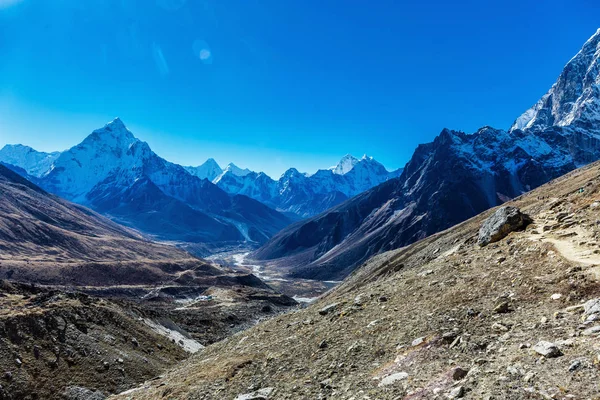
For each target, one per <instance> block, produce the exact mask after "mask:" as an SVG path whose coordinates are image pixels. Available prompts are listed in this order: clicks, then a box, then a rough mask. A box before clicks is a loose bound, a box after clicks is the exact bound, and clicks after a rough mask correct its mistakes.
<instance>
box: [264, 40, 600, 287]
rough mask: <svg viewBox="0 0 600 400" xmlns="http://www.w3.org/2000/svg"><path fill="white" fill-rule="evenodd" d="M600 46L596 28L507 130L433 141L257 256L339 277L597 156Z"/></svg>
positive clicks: (452, 134) (300, 271) (310, 273)
mask: <svg viewBox="0 0 600 400" xmlns="http://www.w3.org/2000/svg"><path fill="white" fill-rule="evenodd" d="M599 48H600V30H599V31H598V32H597V33H596V34H595V35H594V36H592V38H590V40H588V41H587V42H586V44H585V45H584V47H583V48H582V50H581V51H580V52H579V53H578V54H577V55H576V56H575V57H573V59H571V61H569V63H568V64H567V65H566V66H565V68H564V70H563V72H562V73H561V75H560V77H559V78H558V81H557V83H556V84H555V85H554V86H553V87H552V89H551V90H550V92H549V93H550V94H549V95H548V94H547V95H545V96H544V97H543V98H542V100H541V101H540V102H538V104H537V105H536V106H534V108H533V109H532V110H529V111H527V112H526V113H525V114H524V116H525V117H520V118H519V119H517V122H516V123H515V125H513V128H512V129H511V130H509V131H508V132H507V131H503V130H497V129H493V128H490V127H484V128H481V129H480V130H478V131H477V132H476V133H474V134H471V135H467V134H465V133H462V132H457V131H451V130H448V129H444V130H443V131H442V132H441V134H440V135H439V136H438V137H436V139H435V140H434V141H433V142H431V143H428V144H424V145H420V146H418V148H417V149H416V151H415V153H414V154H413V157H412V158H411V160H410V161H409V163H408V164H407V165H406V167H405V168H404V171H403V172H402V175H401V176H400V177H399V178H397V179H394V180H391V181H388V182H385V183H383V184H382V185H379V186H377V187H375V188H373V189H371V190H369V191H367V192H365V193H362V194H360V195H358V196H356V197H354V198H352V199H350V200H348V201H346V202H344V203H342V204H341V205H339V206H337V207H334V208H333V209H331V210H329V211H327V212H325V213H323V214H321V215H317V216H315V217H313V218H309V219H308V220H305V221H301V222H299V223H296V224H293V225H291V226H289V227H287V228H285V229H284V230H283V231H281V232H280V233H278V234H277V235H276V236H274V237H273V238H272V239H271V240H270V241H269V242H267V243H266V244H265V245H264V246H263V247H261V248H260V249H259V250H257V251H256V252H255V253H253V255H252V257H253V258H255V259H257V260H261V261H267V262H270V263H272V264H275V265H282V266H283V265H285V266H291V267H292V268H293V272H292V274H293V275H295V276H301V277H311V278H319V279H340V278H343V277H345V276H346V275H347V274H348V273H350V272H351V271H352V270H353V269H354V268H356V267H357V266H358V265H360V264H361V263H362V262H363V261H365V260H367V259H368V258H369V257H370V256H372V255H374V254H377V253H380V252H383V251H386V250H391V249H395V248H399V247H402V246H405V245H407V244H410V243H413V242H415V241H417V240H419V239H422V238H424V237H426V236H429V235H431V234H433V233H436V232H439V231H441V230H443V229H446V228H448V227H450V226H452V225H454V224H456V223H459V222H461V221H464V220H465V219H467V218H469V217H471V216H473V215H476V214H477V213H479V212H482V211H484V210H486V209H488V208H490V207H493V206H496V205H498V204H501V203H503V202H504V201H507V200H508V199H510V198H513V197H515V196H518V195H520V194H522V193H524V192H525V191H528V190H531V189H533V188H535V187H537V186H539V185H541V184H543V183H545V182H548V181H549V180H551V179H553V178H555V177H558V176H560V175H562V174H564V173H566V172H568V171H571V170H573V169H575V168H576V167H578V166H581V165H585V164H587V163H589V162H591V161H593V160H598V159H599V158H600V142H599V137H600V136H599V134H598V133H599V130H598V129H599V127H598V126H597V125H595V124H593V123H592V122H593V121H594V119H593V115H595V110H596V109H597V106H596V105H597V104H598V103H599V102H600V94H599V92H598V85H597V84H596V83H591V82H598V79H599V78H598V75H599V71H598V68H597V63H598V52H599V51H600V50H599ZM590 54H593V56H590ZM582 96H583V97H584V98H585V101H583V100H579V99H580V98H582ZM560 99H563V100H564V104H563V103H561V102H560ZM557 101H558V103H557ZM567 103H568V104H567ZM573 104H575V105H578V106H577V107H575V106H573ZM574 107H575V108H574ZM575 109H577V110H578V111H573V110H575ZM560 110H570V111H573V112H571V113H570V114H568V115H571V116H573V118H571V117H565V118H562V117H561V118H555V117H552V118H549V117H544V118H542V117H543V116H545V115H546V116H548V115H554V116H557V117H559V116H561V115H563V114H564V113H562V111H560ZM553 113H554V114H553ZM564 115H566V114H564ZM526 121H527V123H525V122H526ZM542 122H543V123H542ZM567 122H568V124H566V123H567ZM548 124H550V125H548ZM519 127H522V128H523V129H519Z"/></svg>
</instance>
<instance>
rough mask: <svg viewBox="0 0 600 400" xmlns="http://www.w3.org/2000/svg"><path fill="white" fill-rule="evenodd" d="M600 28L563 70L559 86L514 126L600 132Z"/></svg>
mask: <svg viewBox="0 0 600 400" xmlns="http://www.w3.org/2000/svg"><path fill="white" fill-rule="evenodd" d="M599 124H600V29H598V31H596V33H595V34H594V35H593V36H592V37H591V38H590V39H589V40H588V41H587V42H586V43H585V44H584V45H583V47H582V49H581V50H580V51H579V52H578V53H577V54H576V55H575V57H573V58H572V59H571V60H570V61H569V62H568V63H567V65H566V66H565V67H564V69H563V71H562V73H561V74H560V76H559V77H558V80H557V81H556V83H555V84H554V85H553V86H552V87H551V88H550V90H549V91H548V92H547V93H546V94H545V95H544V96H543V97H542V98H541V99H540V100H539V101H538V102H537V103H536V104H535V105H534V106H533V107H532V108H530V109H529V110H527V111H525V112H524V113H523V114H522V115H521V116H520V117H519V118H517V120H516V121H515V122H514V124H513V126H512V127H511V129H510V130H511V131H514V130H516V129H521V130H534V131H540V130H544V129H547V128H549V127H551V126H558V127H572V128H583V129H586V130H589V129H590V128H591V129H592V130H594V131H599V132H600V129H599V128H598V127H599Z"/></svg>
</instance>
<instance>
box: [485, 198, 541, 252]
mask: <svg viewBox="0 0 600 400" xmlns="http://www.w3.org/2000/svg"><path fill="white" fill-rule="evenodd" d="M531 222H532V220H531V218H530V217H529V216H528V215H526V214H523V213H522V212H521V210H519V209H518V208H516V207H510V206H509V207H500V208H499V209H497V210H496V211H495V212H494V213H493V214H492V215H491V216H490V217H489V218H488V219H486V220H485V222H484V223H483V225H482V226H481V229H480V230H479V238H478V239H477V243H478V244H479V245H480V246H487V245H488V244H490V243H494V242H497V241H498V240H501V239H503V238H505V237H506V236H507V235H508V234H509V233H511V232H514V231H518V230H521V229H523V228H525V227H526V226H527V225H528V224H530V223H531Z"/></svg>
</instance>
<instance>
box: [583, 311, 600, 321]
mask: <svg viewBox="0 0 600 400" xmlns="http://www.w3.org/2000/svg"><path fill="white" fill-rule="evenodd" d="M585 320H586V321H588V322H594V321H600V313H599V314H590V315H588V316H587V318H586V319H585Z"/></svg>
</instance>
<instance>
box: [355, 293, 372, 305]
mask: <svg viewBox="0 0 600 400" xmlns="http://www.w3.org/2000/svg"><path fill="white" fill-rule="evenodd" d="M368 299H369V298H368V297H367V296H366V295H365V294H364V293H361V294H359V295H358V296H356V297H355V298H354V305H357V306H362V305H364V304H365V303H366V302H367V301H368Z"/></svg>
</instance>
